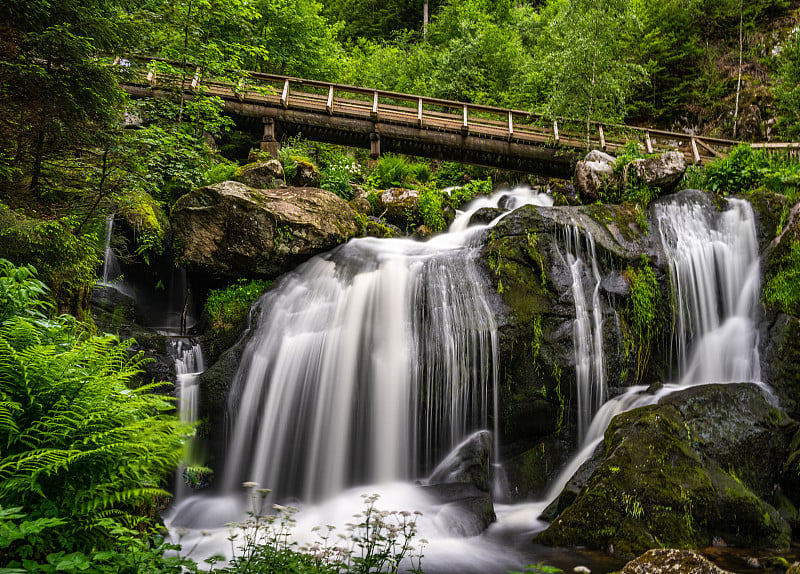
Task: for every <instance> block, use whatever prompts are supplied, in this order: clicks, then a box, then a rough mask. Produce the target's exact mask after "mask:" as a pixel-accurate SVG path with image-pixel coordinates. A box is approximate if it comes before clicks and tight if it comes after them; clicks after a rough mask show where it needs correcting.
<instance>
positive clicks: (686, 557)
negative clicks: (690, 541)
mask: <svg viewBox="0 0 800 574" xmlns="http://www.w3.org/2000/svg"><path fill="white" fill-rule="evenodd" d="M664 572H671V573H673V574H731V573H730V572H729V571H728V570H723V569H722V568H720V567H718V566H715V565H714V564H712V563H711V562H710V561H709V560H708V559H707V558H705V557H704V556H701V555H700V554H698V553H697V552H692V551H691V550H674V549H671V548H658V549H655V550H648V551H647V552H645V553H644V554H642V555H641V556H639V557H638V558H636V559H635V560H631V561H630V562H628V563H627V564H626V565H625V567H624V568H623V569H622V570H620V573H619V574H663V573H664Z"/></svg>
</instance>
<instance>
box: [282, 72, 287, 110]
mask: <svg viewBox="0 0 800 574" xmlns="http://www.w3.org/2000/svg"><path fill="white" fill-rule="evenodd" d="M281 106H283V109H286V108H288V107H289V80H288V79H287V80H286V81H285V82H284V83H283V93H281Z"/></svg>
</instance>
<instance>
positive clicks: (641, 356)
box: [625, 255, 660, 383]
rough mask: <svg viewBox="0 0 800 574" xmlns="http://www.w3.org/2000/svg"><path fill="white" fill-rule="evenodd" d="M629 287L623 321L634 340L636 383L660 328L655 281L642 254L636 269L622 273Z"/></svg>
mask: <svg viewBox="0 0 800 574" xmlns="http://www.w3.org/2000/svg"><path fill="white" fill-rule="evenodd" d="M625 274H626V275H627V277H628V280H629V281H630V285H631V295H630V299H629V300H628V308H627V309H626V314H625V315H626V319H627V321H628V323H629V325H630V329H631V330H632V331H633V334H634V336H635V338H636V343H638V345H637V361H636V379H635V380H636V382H637V383H638V382H639V381H641V380H642V377H643V376H644V374H645V372H646V370H647V366H648V364H649V362H650V353H651V349H652V344H653V341H654V340H655V338H656V335H657V334H658V329H659V326H660V315H659V311H658V309H659V298H660V291H659V288H658V280H657V279H656V275H655V273H654V272H653V268H652V267H651V266H650V262H649V261H648V260H647V256H646V255H642V258H641V262H640V263H639V266H638V267H636V268H634V267H630V266H629V267H628V268H627V270H626V271H625Z"/></svg>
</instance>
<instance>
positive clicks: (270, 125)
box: [260, 116, 281, 159]
mask: <svg viewBox="0 0 800 574" xmlns="http://www.w3.org/2000/svg"><path fill="white" fill-rule="evenodd" d="M261 122H262V123H263V124H264V134H263V135H262V136H261V146H260V147H261V151H266V152H269V155H270V156H272V157H274V158H276V159H277V157H278V152H279V151H280V150H281V142H279V141H277V140H276V139H275V119H274V118H271V117H269V116H264V117H262V118H261Z"/></svg>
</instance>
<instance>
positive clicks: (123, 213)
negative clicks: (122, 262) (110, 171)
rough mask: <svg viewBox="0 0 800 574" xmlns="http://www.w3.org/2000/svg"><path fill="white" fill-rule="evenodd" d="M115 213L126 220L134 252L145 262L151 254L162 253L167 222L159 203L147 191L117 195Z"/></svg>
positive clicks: (165, 239)
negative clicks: (134, 245)
mask: <svg viewBox="0 0 800 574" xmlns="http://www.w3.org/2000/svg"><path fill="white" fill-rule="evenodd" d="M116 204H117V214H118V215H119V216H120V217H122V218H124V219H125V220H127V222H128V224H129V225H130V226H131V229H133V232H134V234H135V239H136V245H137V246H136V253H137V254H138V255H141V256H142V259H144V261H145V263H148V264H149V263H150V257H151V256H157V255H161V254H162V253H164V246H165V244H166V241H167V237H166V236H167V233H168V231H169V222H168V221H167V218H166V216H165V215H164V213H163V212H162V209H161V205H160V204H159V203H158V202H157V201H155V200H154V199H153V198H152V197H151V196H150V195H149V194H147V193H143V192H142V193H128V194H124V195H122V194H121V195H119V196H118V197H117V200H116Z"/></svg>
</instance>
